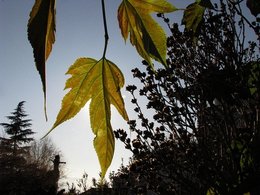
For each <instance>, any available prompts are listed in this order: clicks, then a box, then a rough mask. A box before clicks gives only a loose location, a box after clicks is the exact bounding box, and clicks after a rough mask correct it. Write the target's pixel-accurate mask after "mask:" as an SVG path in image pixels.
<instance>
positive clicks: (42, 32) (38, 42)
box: [28, 0, 56, 118]
mask: <svg viewBox="0 0 260 195" xmlns="http://www.w3.org/2000/svg"><path fill="white" fill-rule="evenodd" d="M55 4H56V1H55V0H36V1H35V3H34V6H33V8H32V10H31V13H30V18H29V21H28V39H29V41H30V43H31V45H32V47H33V53H34V59H35V64H36V68H37V70H38V71H39V74H40V77H41V81H42V85H43V92H44V100H45V103H44V104H45V114H46V81H45V77H46V75H45V74H46V73H45V62H46V60H47V59H48V57H49V55H50V53H51V50H52V45H53V43H54V42H55V14H56V12H55ZM46 118H47V116H46Z"/></svg>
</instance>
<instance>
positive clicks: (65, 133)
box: [0, 0, 192, 181]
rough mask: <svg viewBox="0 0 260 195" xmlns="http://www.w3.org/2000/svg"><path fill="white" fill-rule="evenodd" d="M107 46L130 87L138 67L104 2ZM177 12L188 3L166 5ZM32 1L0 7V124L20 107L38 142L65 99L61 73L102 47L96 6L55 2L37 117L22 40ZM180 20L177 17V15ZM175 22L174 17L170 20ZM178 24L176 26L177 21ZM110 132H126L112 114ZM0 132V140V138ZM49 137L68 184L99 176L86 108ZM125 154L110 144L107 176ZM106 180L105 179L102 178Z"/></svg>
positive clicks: (37, 90)
mask: <svg viewBox="0 0 260 195" xmlns="http://www.w3.org/2000/svg"><path fill="white" fill-rule="evenodd" d="M106 2H107V4H106V9H107V22H108V31H109V37H110V39H109V46H108V51H107V55H106V57H107V58H108V59H109V60H111V61H112V62H114V63H115V64H117V66H119V68H120V69H121V71H122V72H123V73H124V75H125V81H126V85H127V84H132V83H133V79H132V74H131V69H132V68H135V67H137V66H140V65H141V58H140V57H139V56H138V54H137V53H136V51H135V48H133V47H132V46H131V45H130V43H129V42H127V43H126V44H125V42H124V40H123V39H122V37H121V33H120V31H119V27H118V22H117V8H118V6H119V4H120V2H121V1H120V0H111V1H106ZM170 2H172V3H174V5H175V6H176V7H178V8H184V7H185V6H184V5H187V2H192V0H185V1H181V2H180V1H179V0H170ZM33 4H34V0H23V1H21V0H1V1H0V25H1V27H0V68H1V71H0V122H8V121H7V120H6V118H5V116H7V115H9V114H10V112H12V111H13V110H14V109H15V108H16V106H17V104H18V103H19V102H20V101H26V103H25V111H26V112H27V114H29V117H28V118H30V119H32V124H33V126H32V129H33V131H35V132H36V135H35V137H36V138H37V139H38V138H41V137H42V136H43V135H44V134H45V133H46V132H47V131H48V130H49V129H50V128H51V126H52V125H53V123H54V121H55V118H56V115H57V113H58V111H59V109H60V107H61V100H62V98H63V96H64V95H65V94H66V93H67V91H64V90H63V88H64V86H65V81H66V79H68V78H69V76H66V75H65V72H66V71H67V69H68V68H69V66H70V65H71V64H73V63H74V62H75V60H76V59H77V58H79V57H92V58H96V59H97V60H99V59H100V58H101V56H102V53H103V47H104V30H103V23H102V12H101V1H98V0H77V1H75V0H62V1H57V7H56V8H57V16H56V23H57V25H56V29H57V31H56V42H55V44H54V46H53V50H52V53H51V55H50V57H49V59H48V61H47V111H48V118H49V120H48V121H47V122H46V121H45V117H44V112H43V92H42V84H41V82H40V76H39V74H38V72H37V71H36V68H35V65H34V59H33V52H32V48H31V45H30V44H29V41H28V40H27V21H28V17H29V13H30V10H31V8H32V6H33ZM180 14H181V13H180ZM168 16H170V18H172V21H173V19H174V20H176V18H180V15H179V14H170V15H168ZM177 21H179V20H177ZM122 94H123V95H124V96H125V104H126V107H127V110H128V114H129V117H130V118H135V115H134V112H132V109H131V108H132V106H131V103H130V95H129V94H128V93H127V92H125V89H123V90H122ZM112 127H113V128H114V129H118V128H125V129H127V125H126V122H125V121H124V120H123V119H122V118H121V117H120V116H119V115H118V114H117V112H116V111H115V109H112ZM1 133H2V132H1V129H0V135H1ZM49 137H50V138H51V139H52V140H53V142H54V143H55V145H56V146H57V148H59V149H60V150H61V152H62V154H63V156H64V157H63V159H62V161H66V162H67V164H66V174H67V178H68V180H70V181H72V180H73V179H77V178H80V177H81V176H82V174H83V172H84V171H85V172H86V173H87V174H88V175H89V180H91V178H92V177H95V178H98V173H99V171H100V167H99V163H98V159H97V156H96V153H95V151H94V147H93V139H94V135H93V134H92V131H91V129H90V124H89V113H88V105H86V106H85V107H84V108H83V109H82V111H81V112H80V113H79V114H78V115H77V116H76V117H74V118H73V119H72V120H70V121H67V122H65V123H64V124H62V125H60V126H59V127H57V128H56V129H55V130H54V131H53V132H52V133H51V134H50V135H49ZM130 156H131V153H130V152H129V151H128V150H126V149H125V148H124V146H123V144H121V142H120V141H117V140H116V147H115V154H114V159H113V162H112V164H111V166H110V169H109V170H108V173H109V172H111V171H116V170H117V169H118V168H119V166H120V164H121V159H122V158H123V159H124V163H125V164H126V163H127V162H128V158H129V157H130ZM107 177H108V174H107Z"/></svg>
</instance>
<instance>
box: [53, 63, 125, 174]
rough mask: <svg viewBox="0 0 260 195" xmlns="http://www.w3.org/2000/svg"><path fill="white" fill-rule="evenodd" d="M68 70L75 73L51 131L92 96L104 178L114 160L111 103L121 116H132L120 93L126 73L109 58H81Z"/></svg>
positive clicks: (99, 157)
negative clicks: (126, 108)
mask: <svg viewBox="0 0 260 195" xmlns="http://www.w3.org/2000/svg"><path fill="white" fill-rule="evenodd" d="M67 74H70V75H72V76H71V77H70V78H69V79H68V80H67V82H66V86H65V89H69V88H70V91H69V92H68V93H67V94H66V95H65V96H64V98H63V100H62V107H61V109H60V111H59V114H58V116H57V118H56V122H55V123H54V125H53V127H52V128H51V130H50V131H52V130H53V129H54V128H55V127H57V126H58V125H60V124H61V123H63V122H64V121H66V120H68V119H71V118H72V117H74V116H75V115H76V114H77V113H78V112H79V111H80V109H81V108H83V107H84V105H85V104H86V103H87V102H88V100H90V99H91V103H90V123H91V128H92V130H93V133H94V134H95V135H96V137H95V139H94V147H95V150H96V152H97V155H98V159H99V163H100V166H101V172H102V178H103V177H104V176H105V173H106V171H107V169H108V167H109V166H110V163H111V161H112V158H113V154H114V145H115V143H114V142H115V141H114V135H113V130H112V127H111V123H110V119H111V110H110V105H111V104H113V105H114V106H115V107H116V109H117V110H118V112H119V113H120V114H121V116H122V117H123V118H124V119H125V120H128V116H127V113H126V110H125V106H124V101H123V98H122V96H121V93H120V88H122V87H123V85H124V77H123V74H122V72H121V71H120V70H119V68H118V67H117V66H116V65H115V64H114V63H112V62H111V61H109V60H107V59H105V58H102V59H101V60H99V61H97V60H95V59H92V58H79V59H78V60H76V62H75V63H74V64H73V65H71V67H70V68H69V70H68V72H67ZM50 131H49V132H50Z"/></svg>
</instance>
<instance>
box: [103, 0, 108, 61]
mask: <svg viewBox="0 0 260 195" xmlns="http://www.w3.org/2000/svg"><path fill="white" fill-rule="evenodd" d="M101 3H102V14H103V23H104V31H105V46H104V51H103V58H105V56H106V51H107V45H108V39H109V36H108V30H107V20H106V9H105V0H101Z"/></svg>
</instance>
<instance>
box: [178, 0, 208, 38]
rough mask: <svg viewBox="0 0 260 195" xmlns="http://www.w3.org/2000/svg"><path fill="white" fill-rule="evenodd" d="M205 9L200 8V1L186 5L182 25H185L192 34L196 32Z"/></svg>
mask: <svg viewBox="0 0 260 195" xmlns="http://www.w3.org/2000/svg"><path fill="white" fill-rule="evenodd" d="M205 9H206V7H204V6H202V3H201V1H200V0H197V1H196V2H195V3H192V4H190V5H188V7H187V8H186V9H185V10H184V14H183V18H182V24H184V25H185V28H186V29H187V30H192V31H193V32H194V33H196V32H197V30H198V26H199V24H200V22H201V20H202V18H203V15H204V12H205Z"/></svg>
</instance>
